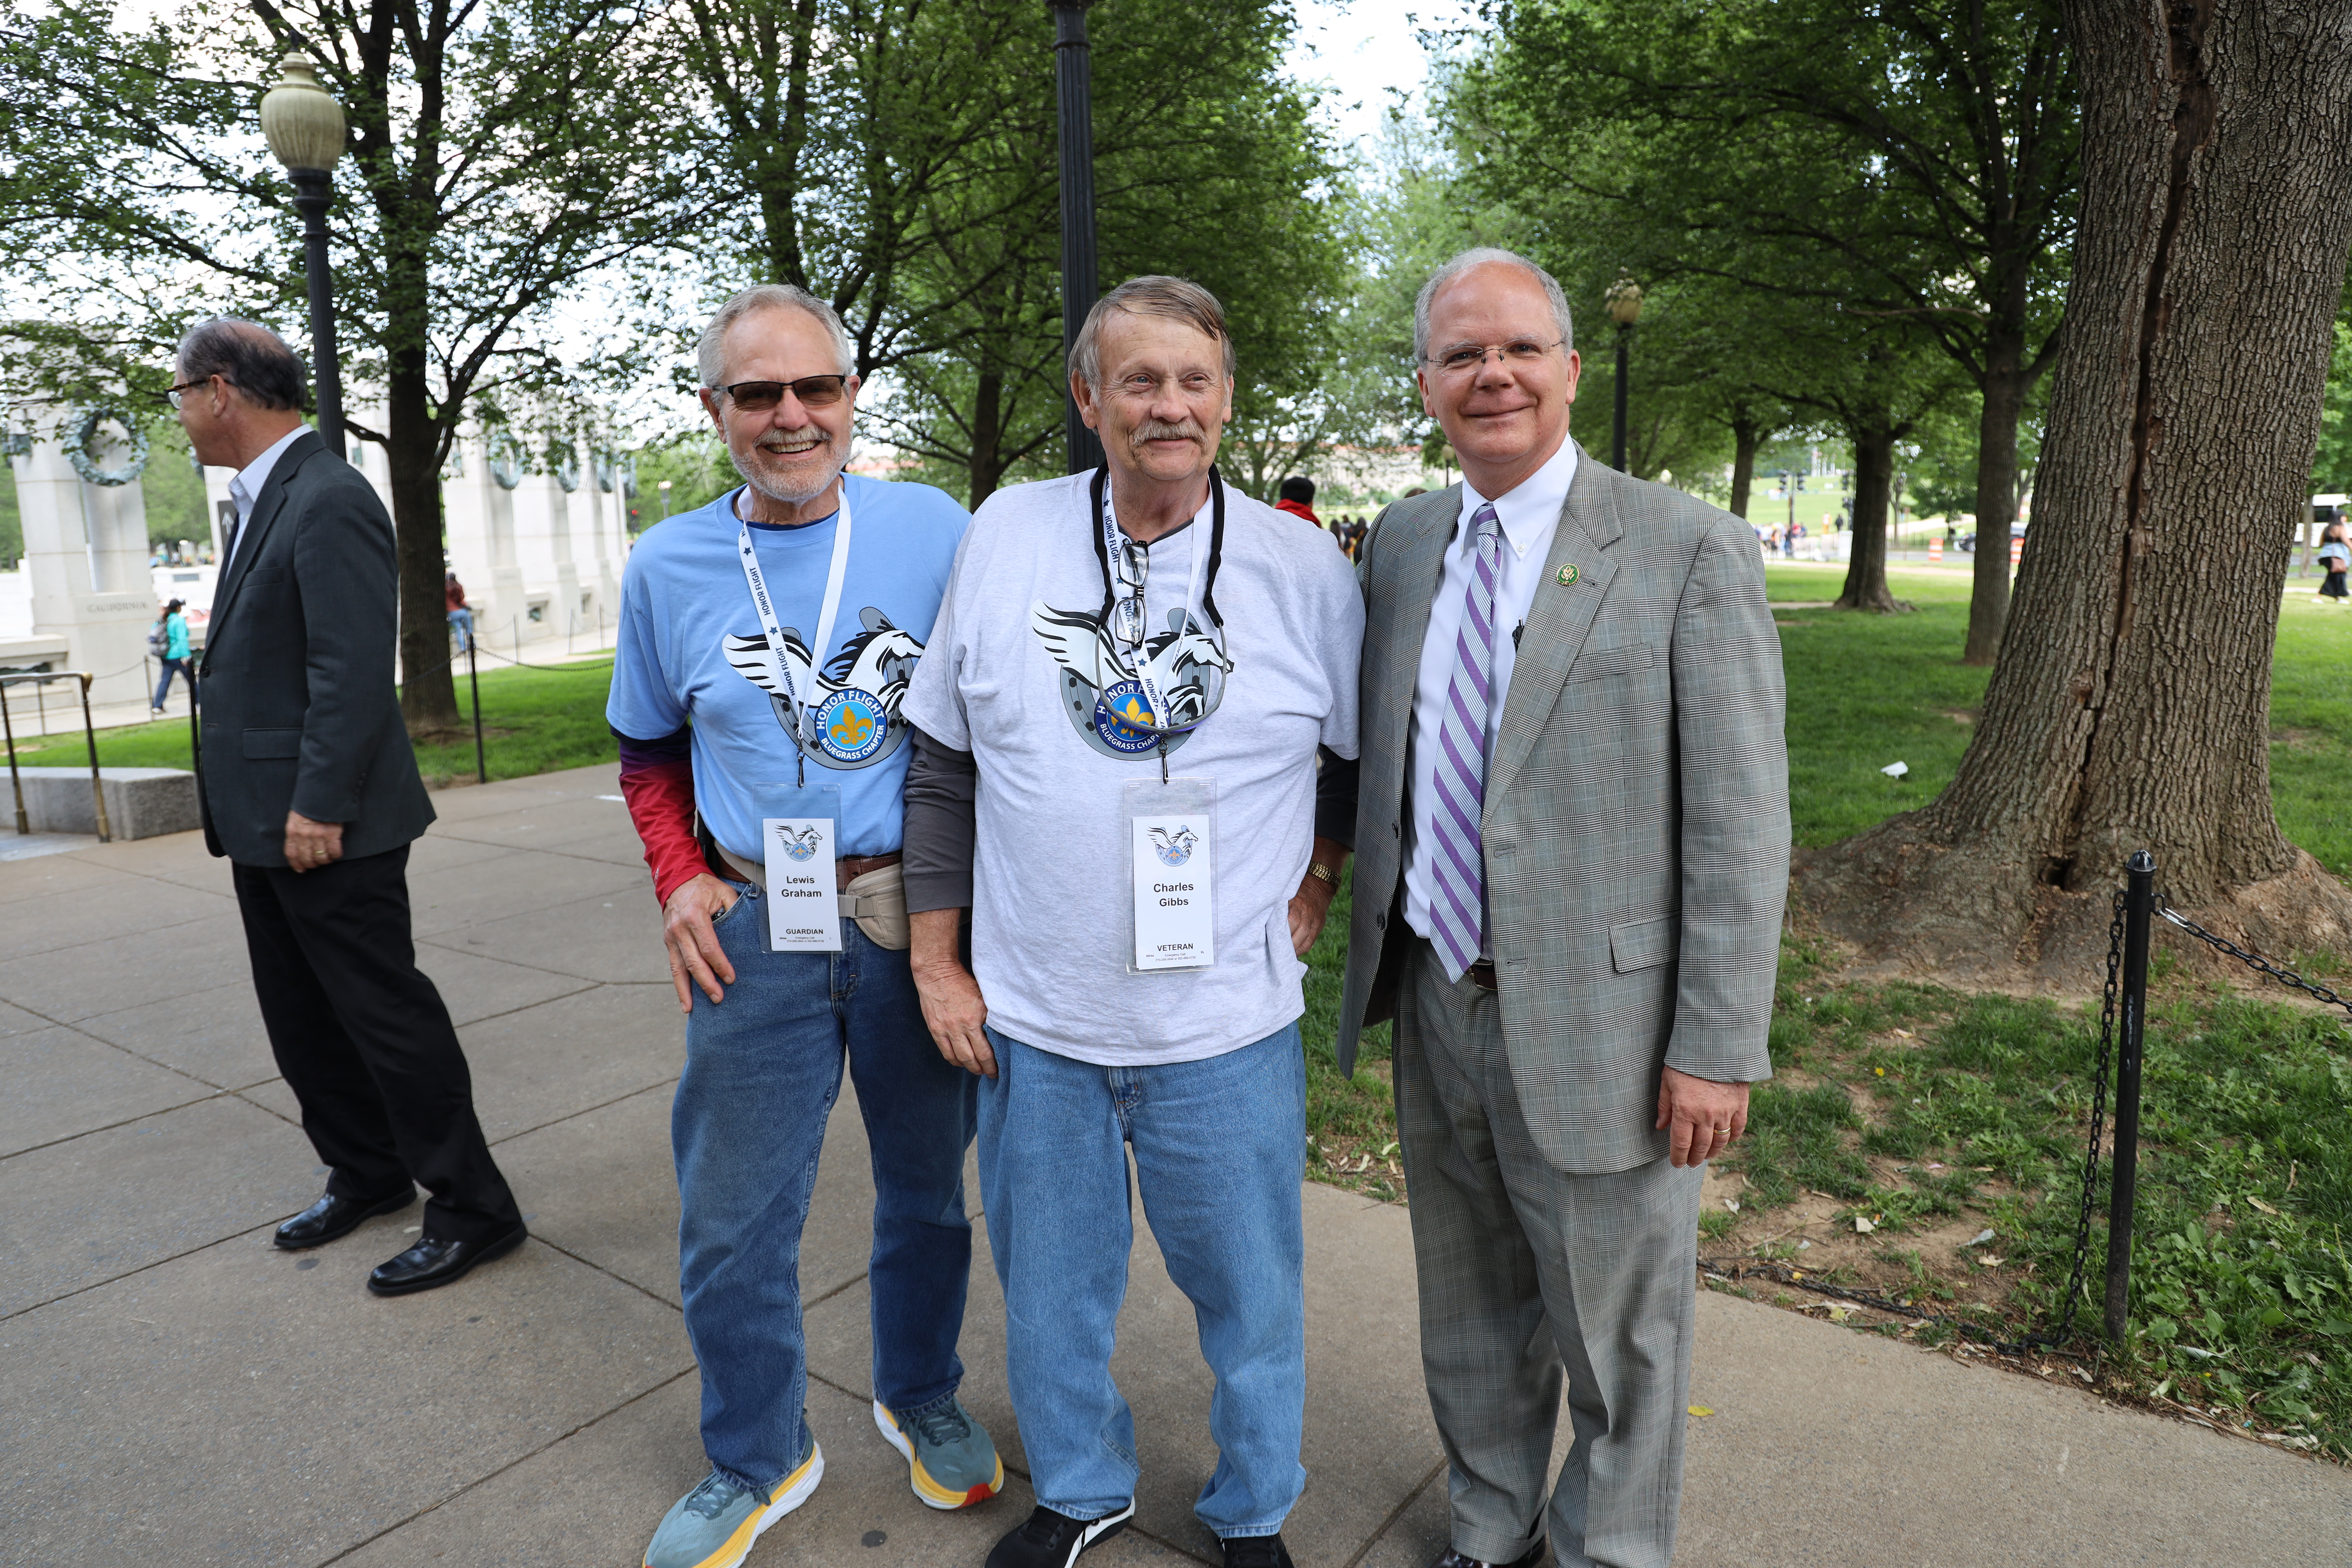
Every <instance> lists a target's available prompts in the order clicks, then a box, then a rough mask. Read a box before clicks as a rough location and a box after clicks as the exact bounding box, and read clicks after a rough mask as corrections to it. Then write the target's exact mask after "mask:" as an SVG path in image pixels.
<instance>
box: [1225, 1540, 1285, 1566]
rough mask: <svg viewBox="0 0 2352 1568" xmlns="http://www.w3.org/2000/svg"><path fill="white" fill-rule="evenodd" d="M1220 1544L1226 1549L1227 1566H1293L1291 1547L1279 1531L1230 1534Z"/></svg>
mask: <svg viewBox="0 0 2352 1568" xmlns="http://www.w3.org/2000/svg"><path fill="white" fill-rule="evenodd" d="M1219 1544H1220V1545H1222V1546H1223V1547H1224V1549H1225V1568H1291V1562H1290V1548H1288V1547H1286V1546H1285V1545H1284V1544H1283V1543H1282V1536H1281V1535H1280V1533H1279V1532H1277V1533H1276V1534H1273V1535H1229V1536H1226V1537H1225V1538H1224V1539H1223V1541H1222V1542H1219Z"/></svg>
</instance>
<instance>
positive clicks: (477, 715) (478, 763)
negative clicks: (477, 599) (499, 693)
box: [466, 632, 490, 784]
mask: <svg viewBox="0 0 2352 1568" xmlns="http://www.w3.org/2000/svg"><path fill="white" fill-rule="evenodd" d="M466 684H467V685H468V686H470V687H472V688H473V689H474V781H475V782H476V783H477V784H488V783H489V782H490V764H489V763H487V762H485V761H484V760H483V758H482V672H481V671H480V670H479V669H478V668H475V667H474V634H473V633H471V632H467V634H466Z"/></svg>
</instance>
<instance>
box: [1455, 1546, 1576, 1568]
mask: <svg viewBox="0 0 2352 1568" xmlns="http://www.w3.org/2000/svg"><path fill="white" fill-rule="evenodd" d="M1546 1544H1547V1543H1546V1542H1541V1541H1538V1542H1536V1543H1535V1544H1534V1545H1533V1546H1530V1547H1528V1550H1527V1554H1526V1555H1525V1556H1523V1557H1518V1558H1515V1559H1514V1560H1512V1561H1511V1562H1508V1563H1481V1562H1480V1561H1479V1560H1478V1559H1476V1558H1475V1557H1465V1556H1463V1555H1462V1553H1460V1552H1456V1551H1454V1548H1452V1547H1451V1546H1449V1547H1447V1548H1446V1549H1445V1555H1444V1556H1443V1557H1440V1558H1439V1559H1438V1560H1437V1561H1436V1562H1434V1563H1431V1564H1430V1565H1429V1568H1541V1565H1542V1563H1543V1561H1544V1547H1545V1545H1546Z"/></svg>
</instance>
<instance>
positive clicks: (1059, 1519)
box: [988, 1502, 1135, 1568]
mask: <svg viewBox="0 0 2352 1568" xmlns="http://www.w3.org/2000/svg"><path fill="white" fill-rule="evenodd" d="M1134 1517H1135V1504H1134V1503H1133V1502H1129V1504H1128V1505H1127V1506H1126V1507H1125V1508H1123V1509H1120V1510H1118V1512H1117V1513H1107V1514H1105V1515H1103V1516H1102V1518H1100V1519H1072V1518H1071V1517H1070V1516H1069V1515H1068V1514H1066V1513H1055V1511H1054V1510H1052V1509H1050V1508H1046V1507H1045V1506H1044V1505H1042V1504H1040V1505H1039V1506H1038V1508H1037V1509H1036V1510H1035V1511H1034V1512H1033V1513H1031V1514H1030V1516H1029V1520H1028V1522H1027V1523H1025V1524H1024V1525H1022V1527H1021V1528H1020V1529H1018V1530H1016V1531H1013V1533H1012V1534H1010V1535H1008V1536H1006V1537H1005V1538H1004V1539H1003V1540H1002V1541H1000V1542H997V1543H996V1550H995V1551H993V1552H990V1553H989V1554H988V1568H1070V1564H1071V1563H1076V1561H1077V1560H1078V1553H1080V1552H1085V1551H1087V1550H1088V1549H1089V1548H1092V1547H1096V1546H1099V1545H1101V1544H1102V1543H1103V1542H1106V1541H1108V1540H1109V1539H1110V1538H1111V1537H1112V1536H1114V1535H1117V1534H1118V1532H1119V1531H1122V1530H1125V1529H1126V1528H1127V1521H1129V1520H1130V1519H1133V1518H1134Z"/></svg>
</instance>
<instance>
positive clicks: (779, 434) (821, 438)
mask: <svg viewBox="0 0 2352 1568" xmlns="http://www.w3.org/2000/svg"><path fill="white" fill-rule="evenodd" d="M757 445H758V447H759V448H760V450H761V451H762V452H774V453H777V454H779V455H784V456H791V455H794V454H798V453H801V452H807V451H814V449H815V448H817V447H824V446H829V445H831V442H830V441H829V440H828V439H827V438H826V436H825V433H824V431H822V430H820V429H817V428H815V427H814V426H810V427H809V428H807V429H803V430H776V431H772V432H770V433H769V434H767V435H764V436H762V437H760V439H759V441H758V443H757Z"/></svg>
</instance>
